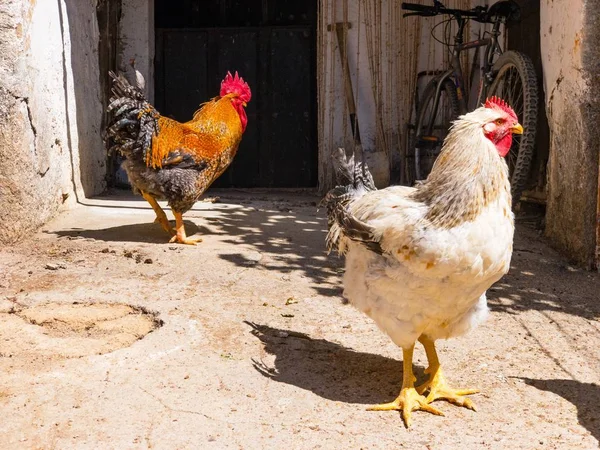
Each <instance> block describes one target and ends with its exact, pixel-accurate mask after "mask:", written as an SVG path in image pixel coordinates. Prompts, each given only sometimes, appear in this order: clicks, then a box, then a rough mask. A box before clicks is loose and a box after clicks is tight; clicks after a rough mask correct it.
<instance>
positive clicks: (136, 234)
mask: <svg viewBox="0 0 600 450" xmlns="http://www.w3.org/2000/svg"><path fill="white" fill-rule="evenodd" d="M184 224H185V231H186V233H187V235H188V236H192V235H194V234H196V233H200V234H209V231H208V229H206V228H204V227H198V226H197V225H196V224H195V223H194V222H191V221H189V220H185V221H184ZM171 225H173V226H175V221H173V220H172V221H171ZM51 234H56V235H58V236H60V237H70V238H85V239H94V240H96V241H105V242H131V241H133V242H143V243H152V244H164V243H167V242H169V235H168V234H167V232H166V231H164V230H163V229H162V228H161V227H160V225H158V224H156V223H152V222H148V223H135V224H131V225H118V226H115V227H108V228H101V229H99V230H85V229H82V228H71V229H69V230H60V231H53V232H51Z"/></svg>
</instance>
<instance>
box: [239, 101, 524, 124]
mask: <svg viewBox="0 0 600 450" xmlns="http://www.w3.org/2000/svg"><path fill="white" fill-rule="evenodd" d="M247 105H248V104H247V103H246V102H242V106H243V107H244V108H245V107H246V106H247ZM521 129H522V128H521Z"/></svg>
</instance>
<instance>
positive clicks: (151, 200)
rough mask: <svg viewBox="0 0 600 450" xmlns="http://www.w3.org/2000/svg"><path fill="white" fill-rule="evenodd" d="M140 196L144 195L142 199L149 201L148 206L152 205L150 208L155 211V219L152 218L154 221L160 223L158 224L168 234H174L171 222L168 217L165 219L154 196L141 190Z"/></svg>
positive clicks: (165, 216)
mask: <svg viewBox="0 0 600 450" xmlns="http://www.w3.org/2000/svg"><path fill="white" fill-rule="evenodd" d="M142 197H144V199H145V200H146V201H147V202H148V203H150V206H152V209H153V210H154V212H155V213H156V219H155V220H154V222H155V223H160V226H161V227H162V229H163V230H165V231H166V232H167V233H169V234H170V235H173V234H175V230H173V227H171V224H170V223H169V219H167V215H166V214H165V212H164V211H163V209H162V208H161V207H160V205H159V204H158V202H157V201H156V199H155V198H154V197H152V196H151V195H150V194H148V193H147V192H143V191H142Z"/></svg>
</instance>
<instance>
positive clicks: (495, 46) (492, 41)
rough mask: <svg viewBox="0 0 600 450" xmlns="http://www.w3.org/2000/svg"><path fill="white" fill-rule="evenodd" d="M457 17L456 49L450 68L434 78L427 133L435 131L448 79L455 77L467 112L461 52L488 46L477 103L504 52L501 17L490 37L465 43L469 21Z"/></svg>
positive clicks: (453, 52)
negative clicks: (500, 39)
mask: <svg viewBox="0 0 600 450" xmlns="http://www.w3.org/2000/svg"><path fill="white" fill-rule="evenodd" d="M455 19H456V21H457V23H458V32H457V33H456V36H455V37H454V44H455V45H454V50H453V51H452V59H451V60H450V68H449V69H448V70H447V71H445V72H443V73H442V74H441V75H438V77H436V78H434V80H436V90H435V96H434V102H433V111H432V114H431V119H430V122H429V124H428V125H427V128H426V130H425V133H426V134H431V133H432V131H433V126H434V121H435V117H436V115H437V110H438V107H439V102H440V98H441V91H442V88H443V84H444V82H445V81H446V80H447V79H453V82H454V84H455V85H456V92H457V97H458V105H459V110H460V111H459V112H460V114H465V113H467V98H466V97H467V96H466V95H465V92H464V78H463V73H462V67H461V64H460V54H461V53H462V52H463V51H465V50H470V49H473V48H478V47H486V52H485V60H484V66H483V68H482V79H481V80H480V84H479V93H478V96H477V104H480V103H482V102H483V100H484V99H485V96H486V93H487V89H488V87H489V86H490V85H491V83H492V75H491V70H492V66H493V64H494V56H495V55H500V54H502V48H501V46H500V43H499V42H498V37H499V36H500V25H501V24H502V22H503V21H502V20H501V19H497V20H496V21H495V22H494V26H493V28H492V31H491V32H490V37H488V38H484V39H477V40H474V41H470V42H466V43H463V35H464V29H465V26H466V24H467V21H466V20H465V19H464V18H462V17H460V16H455ZM420 131H422V130H417V135H420V134H422V133H420Z"/></svg>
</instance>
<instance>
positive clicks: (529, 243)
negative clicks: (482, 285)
mask: <svg viewBox="0 0 600 450" xmlns="http://www.w3.org/2000/svg"><path fill="white" fill-rule="evenodd" d="M573 286H577V290H576V291H573V290H569V287H573ZM598 292H600V275H599V274H597V273H592V272H587V271H585V270H583V269H578V268H576V267H574V266H572V265H570V264H569V263H568V262H567V261H566V260H565V259H564V258H562V257H561V256H560V255H559V254H558V253H557V252H554V251H553V250H551V249H549V248H548V246H547V244H546V243H545V242H544V240H543V238H541V237H540V236H539V235H538V233H537V232H536V231H535V230H533V229H531V228H530V227H527V226H526V225H518V226H517V230H516V233H515V242H514V251H513V257H512V261H511V267H510V271H509V272H508V274H507V275H506V276H504V277H503V278H502V279H501V280H500V281H499V282H498V283H496V284H495V285H494V286H492V287H491V288H490V289H489V290H488V293H487V297H488V304H489V306H490V309H491V310H492V311H498V312H503V313H508V314H519V313H521V312H523V311H527V310H535V311H539V312H541V313H542V314H546V313H547V312H564V313H567V314H571V315H574V316H579V317H583V318H585V319H588V320H598V319H599V318H600V302H599V301H598Z"/></svg>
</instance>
